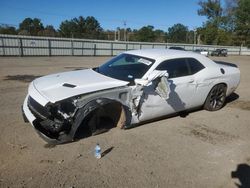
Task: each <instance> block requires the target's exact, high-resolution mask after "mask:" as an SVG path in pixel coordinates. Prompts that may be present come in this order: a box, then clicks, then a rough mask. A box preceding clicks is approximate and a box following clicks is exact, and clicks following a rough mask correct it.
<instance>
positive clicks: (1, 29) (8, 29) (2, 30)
mask: <svg viewBox="0 0 250 188" xmlns="http://www.w3.org/2000/svg"><path fill="white" fill-rule="evenodd" d="M0 34H8V35H16V34H17V31H16V28H15V27H12V26H0Z"/></svg>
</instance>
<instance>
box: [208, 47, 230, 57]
mask: <svg viewBox="0 0 250 188" xmlns="http://www.w3.org/2000/svg"><path fill="white" fill-rule="evenodd" d="M211 56H224V57H226V56H227V49H216V50H214V51H212V52H211Z"/></svg>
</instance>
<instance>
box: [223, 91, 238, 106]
mask: <svg viewBox="0 0 250 188" xmlns="http://www.w3.org/2000/svg"><path fill="white" fill-rule="evenodd" d="M238 98H239V95H238V94H237V93H232V94H231V95H229V96H228V97H227V98H226V102H225V106H226V105H227V104H228V103H231V102H233V101H236V100H237V99H238Z"/></svg>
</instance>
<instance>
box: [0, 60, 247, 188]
mask: <svg viewBox="0 0 250 188" xmlns="http://www.w3.org/2000/svg"><path fill="white" fill-rule="evenodd" d="M106 59H108V57H25V58H20V57H0V109H1V110H0V112H1V113H0V187H176V188H180V187H192V188H194V187H199V188H200V187H213V188H214V187H218V188H222V187H225V188H231V187H232V188H235V187H238V186H240V185H243V186H242V187H244V186H245V187H250V166H249V165H250V139H249V138H250V113H249V112H250V88H249V86H250V57H249V56H248V57H247V56H244V57H240V56H229V57H226V58H217V60H221V61H225V62H231V63H236V64H237V65H238V66H239V68H240V70H241V83H240V86H239V88H238V89H237V91H236V94H237V95H239V98H238V99H237V95H236V94H235V95H234V96H233V97H231V100H229V102H228V103H227V105H226V106H225V107H224V108H223V109H221V110H220V111H217V112H208V111H205V110H199V111H196V112H192V113H190V114H189V115H188V116H186V117H185V118H183V117H180V116H176V117H173V118H168V119H164V120H161V121H157V122H153V123H147V124H144V125H142V126H139V127H135V128H132V129H129V130H119V129H118V128H114V129H111V130H110V131H109V132H107V133H104V134H101V135H97V136H93V137H88V138H86V139H81V140H79V141H77V142H73V143H69V144H64V145H57V146H55V147H51V146H49V145H47V144H46V143H45V142H44V141H43V140H42V139H41V138H40V137H39V136H38V135H37V134H36V133H35V131H34V129H33V128H32V126H30V124H25V123H24V122H23V119H22V115H21V109H20V108H21V105H22V103H23V100H24V98H25V95H26V94H27V88H28V82H30V81H31V80H33V79H34V78H36V77H39V76H42V75H46V74H49V73H55V72H60V71H69V70H74V69H79V68H82V67H94V66H97V65H99V64H101V63H102V62H104V61H105V60H106ZM97 142H98V143H100V146H101V148H102V151H105V150H106V152H105V153H106V155H105V156H104V157H103V158H101V159H99V160H98V159H96V158H95V157H94V153H93V151H94V147H95V144H96V143H97ZM237 185H238V186H237Z"/></svg>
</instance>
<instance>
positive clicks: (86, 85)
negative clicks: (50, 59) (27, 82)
mask: <svg viewBox="0 0 250 188" xmlns="http://www.w3.org/2000/svg"><path fill="white" fill-rule="evenodd" d="M65 83H66V84H71V85H74V86H75V87H74V88H71V87H65V86H63V84H65ZM127 84H128V82H125V81H121V80H116V79H114V78H110V77H107V76H104V75H102V74H99V73H97V72H95V71H93V70H92V69H85V70H78V71H70V72H64V73H58V74H52V75H48V76H44V77H41V78H38V79H36V80H34V81H33V86H34V88H35V89H36V90H37V91H38V92H39V93H40V94H41V95H42V96H43V97H44V98H45V99H47V101H49V102H51V103H55V102H57V101H60V100H63V99H66V98H69V97H72V96H76V95H80V94H83V93H84V94H87V93H90V92H94V91H98V90H103V89H110V88H115V87H120V86H125V85H127ZM32 96H34V97H35V95H32ZM38 101H40V100H38ZM40 103H41V104H42V105H45V104H46V103H45V100H42V101H41V102H40Z"/></svg>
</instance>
